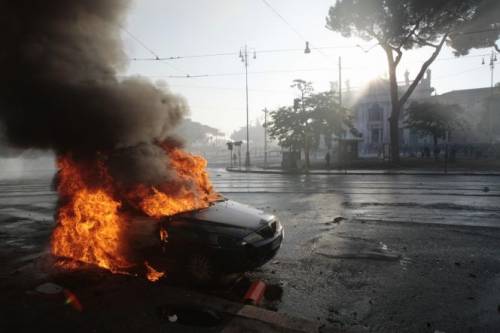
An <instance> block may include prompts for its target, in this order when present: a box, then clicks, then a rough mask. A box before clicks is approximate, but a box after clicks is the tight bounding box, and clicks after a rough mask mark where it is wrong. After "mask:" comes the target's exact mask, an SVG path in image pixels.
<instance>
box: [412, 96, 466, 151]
mask: <svg viewBox="0 0 500 333" xmlns="http://www.w3.org/2000/svg"><path fill="white" fill-rule="evenodd" d="M463 113H464V110H463V109H462V108H461V107H460V106H459V105H451V104H440V103H433V102H421V103H419V102H412V103H411V104H410V106H409V107H408V109H407V113H406V119H405V124H406V126H407V127H408V128H412V129H414V130H416V131H417V134H418V135H419V136H421V137H426V136H431V137H432V138H433V140H434V143H435V144H436V143H437V140H438V139H444V138H446V133H447V132H448V134H449V135H451V132H453V131H455V130H457V129H463V128H465V126H466V123H465V120H464V118H463Z"/></svg>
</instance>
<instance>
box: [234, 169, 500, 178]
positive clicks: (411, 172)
mask: <svg viewBox="0 0 500 333" xmlns="http://www.w3.org/2000/svg"><path fill="white" fill-rule="evenodd" d="M226 170H227V171H229V172H239V173H257V174H276V175H306V174H307V175H407V176H419V175H422V176H500V170H498V171H497V170H481V171H475V170H460V169H458V170H457V169H449V170H448V171H447V172H445V171H444V169H443V170H438V169H378V170H363V169H340V170H339V169H330V170H327V169H314V170H309V171H305V170H283V169H274V168H272V169H271V168H267V169H264V168H259V167H250V168H231V167H226Z"/></svg>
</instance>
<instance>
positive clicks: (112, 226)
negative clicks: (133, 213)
mask: <svg viewBox="0 0 500 333" xmlns="http://www.w3.org/2000/svg"><path fill="white" fill-rule="evenodd" d="M163 149H164V150H165V153H166V154H168V156H169V161H170V168H171V169H173V170H174V171H175V173H176V176H177V177H175V178H174V180H173V181H172V182H169V183H168V184H160V185H159V186H158V187H148V186H146V185H144V184H139V185H138V186H136V188H135V189H134V190H133V191H131V192H128V193H121V192H120V191H122V190H121V189H120V188H119V186H117V185H116V184H115V182H114V180H113V178H112V177H111V175H110V174H109V172H108V170H107V168H106V167H105V166H104V164H103V163H102V162H100V160H96V161H93V162H91V163H90V166H89V165H88V164H89V163H88V162H87V164H85V165H84V163H79V162H77V161H76V160H75V159H73V158H72V157H71V156H70V155H64V156H59V158H58V167H59V185H58V188H57V190H58V192H59V195H60V199H61V204H60V207H59V210H58V214H57V220H58V224H57V226H56V228H55V230H54V232H53V234H52V241H51V250H52V253H53V254H54V255H56V256H58V257H65V258H70V259H73V260H75V261H79V262H84V263H88V264H94V265H97V266H99V267H102V268H105V269H108V270H110V271H112V272H120V271H123V270H126V269H127V268H130V267H131V266H132V265H134V263H133V262H132V260H130V259H129V258H128V257H127V255H126V253H125V252H126V251H125V250H124V249H125V248H126V245H127V244H126V237H125V236H126V235H125V234H126V229H125V228H126V222H127V214H126V212H125V211H124V209H123V208H124V207H123V205H122V202H124V201H127V202H128V203H130V204H131V205H132V206H134V207H137V208H139V209H140V210H142V212H143V213H144V214H146V215H148V216H150V217H153V218H161V217H164V216H170V215H174V214H178V213H181V212H185V211H190V210H195V209H201V208H205V207H208V206H209V205H210V202H212V201H214V200H216V199H217V198H218V197H219V195H218V194H217V193H216V192H214V191H213V188H212V185H211V183H210V180H209V177H208V174H207V172H206V170H205V168H206V161H205V160H204V159H203V158H201V157H199V156H193V155H191V154H189V153H187V152H184V151H182V150H180V149H177V148H169V147H166V146H164V147H163ZM165 167H167V166H165ZM96 184H98V185H96ZM160 233H161V231H160ZM158 237H160V238H162V240H164V239H163V238H166V237H167V236H166V234H165V235H163V234H159V235H158ZM144 265H145V266H146V268H147V271H148V273H147V277H148V279H149V280H151V281H156V280H158V279H159V278H160V277H162V276H163V275H164V274H165V273H163V272H158V271H156V270H154V269H153V268H152V267H151V266H149V264H148V263H144ZM65 267H70V265H69V264H68V265H67V266H65Z"/></svg>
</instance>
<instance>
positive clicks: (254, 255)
mask: <svg viewBox="0 0 500 333" xmlns="http://www.w3.org/2000/svg"><path fill="white" fill-rule="evenodd" d="M283 237H284V233H283V230H281V232H280V233H279V234H277V235H275V236H274V237H272V238H269V239H265V240H262V241H260V242H257V243H255V244H247V245H245V246H242V247H241V248H237V249H220V250H218V251H217V253H216V254H215V259H216V264H217V266H218V268H219V269H220V270H221V271H223V272H228V273H235V272H245V271H248V270H252V269H255V268H257V267H260V266H262V265H264V264H265V263H267V262H268V261H269V260H271V259H272V258H274V256H275V255H276V253H277V252H278V250H279V249H280V247H281V244H282V242H283Z"/></svg>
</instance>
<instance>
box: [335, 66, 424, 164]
mask: <svg viewBox="0 0 500 333" xmlns="http://www.w3.org/2000/svg"><path fill="white" fill-rule="evenodd" d="M409 85H410V78H409V73H408V72H406V73H405V81H404V83H403V84H401V85H400V94H402V93H404V92H405V91H406V89H407V88H408V86H409ZM433 92H434V88H432V86H431V71H430V70H428V71H427V73H426V75H425V77H424V78H423V79H422V80H421V81H420V83H419V84H418V86H417V87H416V88H415V91H414V92H413V94H412V96H411V97H410V100H409V101H408V102H407V104H406V105H405V106H404V107H406V106H407V105H409V103H411V102H412V101H414V100H417V101H419V100H427V99H429V98H431V97H432V94H433ZM344 95H345V97H344V101H345V106H347V107H348V108H350V109H351V110H352V113H353V118H354V120H355V127H356V129H357V130H358V131H359V132H361V133H362V141H360V146H359V153H360V155H361V156H380V155H382V154H383V152H384V146H387V145H388V144H389V143H390V128H389V117H390V115H391V97H390V91H389V82H388V81H387V80H384V79H377V80H374V81H371V82H370V83H369V84H368V85H367V86H366V88H364V89H362V90H360V91H357V92H353V91H347V92H346V93H345V94H344ZM399 130H400V133H399V137H400V145H401V147H402V151H403V152H404V149H405V147H407V146H410V145H414V144H416V143H417V142H418V141H419V139H418V137H417V136H416V135H414V134H413V133H411V131H410V130H409V129H407V128H405V125H404V117H403V115H401V117H400V129H399Z"/></svg>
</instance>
